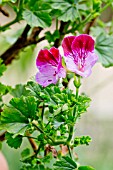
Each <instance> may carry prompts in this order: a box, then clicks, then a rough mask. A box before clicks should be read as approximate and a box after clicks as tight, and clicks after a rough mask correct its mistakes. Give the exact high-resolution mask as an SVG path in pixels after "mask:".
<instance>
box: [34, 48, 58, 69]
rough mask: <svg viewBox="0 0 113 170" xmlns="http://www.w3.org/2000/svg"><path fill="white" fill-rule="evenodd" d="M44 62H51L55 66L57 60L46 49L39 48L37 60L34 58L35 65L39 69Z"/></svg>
mask: <svg viewBox="0 0 113 170" xmlns="http://www.w3.org/2000/svg"><path fill="white" fill-rule="evenodd" d="M44 64H51V65H54V66H57V64H58V62H57V60H56V59H55V58H54V56H53V55H52V54H51V53H50V52H49V50H47V49H44V50H40V52H39V54H38V57H37V60H36V65H37V67H38V68H39V69H40V66H42V65H44Z"/></svg>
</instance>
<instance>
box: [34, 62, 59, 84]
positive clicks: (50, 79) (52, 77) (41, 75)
mask: <svg viewBox="0 0 113 170" xmlns="http://www.w3.org/2000/svg"><path fill="white" fill-rule="evenodd" d="M48 70H49V71H48ZM36 81H37V83H39V84H40V85H42V86H43V87H46V86H48V85H49V84H52V83H53V84H56V82H57V81H58V76H56V68H54V67H50V66H49V65H44V66H43V67H42V68H41V71H39V72H38V73H37V74H36Z"/></svg>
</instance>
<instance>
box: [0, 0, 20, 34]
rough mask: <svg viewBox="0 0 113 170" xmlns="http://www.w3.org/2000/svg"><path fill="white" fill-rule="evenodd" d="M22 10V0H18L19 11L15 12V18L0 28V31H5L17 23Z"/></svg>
mask: <svg viewBox="0 0 113 170" xmlns="http://www.w3.org/2000/svg"><path fill="white" fill-rule="evenodd" d="M22 10H23V0H20V1H19V11H17V16H16V18H15V19H14V20H13V21H11V22H9V23H8V24H5V25H4V26H2V27H0V31H4V30H6V29H7V28H8V27H10V26H11V25H13V24H15V23H16V22H18V21H19V20H20V19H21V14H22Z"/></svg>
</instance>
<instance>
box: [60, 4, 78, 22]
mask: <svg viewBox="0 0 113 170" xmlns="http://www.w3.org/2000/svg"><path fill="white" fill-rule="evenodd" d="M78 17H79V15H78V11H77V9H76V8H75V7H70V8H67V10H66V11H63V12H62V13H61V15H60V16H59V17H58V18H59V20H61V21H64V22H67V21H72V22H73V21H75V19H76V18H78Z"/></svg>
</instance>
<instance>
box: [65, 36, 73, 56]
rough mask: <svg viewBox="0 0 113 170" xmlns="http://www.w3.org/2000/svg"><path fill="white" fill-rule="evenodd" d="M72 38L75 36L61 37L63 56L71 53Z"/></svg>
mask: <svg viewBox="0 0 113 170" xmlns="http://www.w3.org/2000/svg"><path fill="white" fill-rule="evenodd" d="M74 39H75V36H68V37H65V38H64V39H63V41H62V47H63V50H64V55H65V56H69V55H70V56H72V55H73V52H72V49H71V45H72V42H73V41H74Z"/></svg>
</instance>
